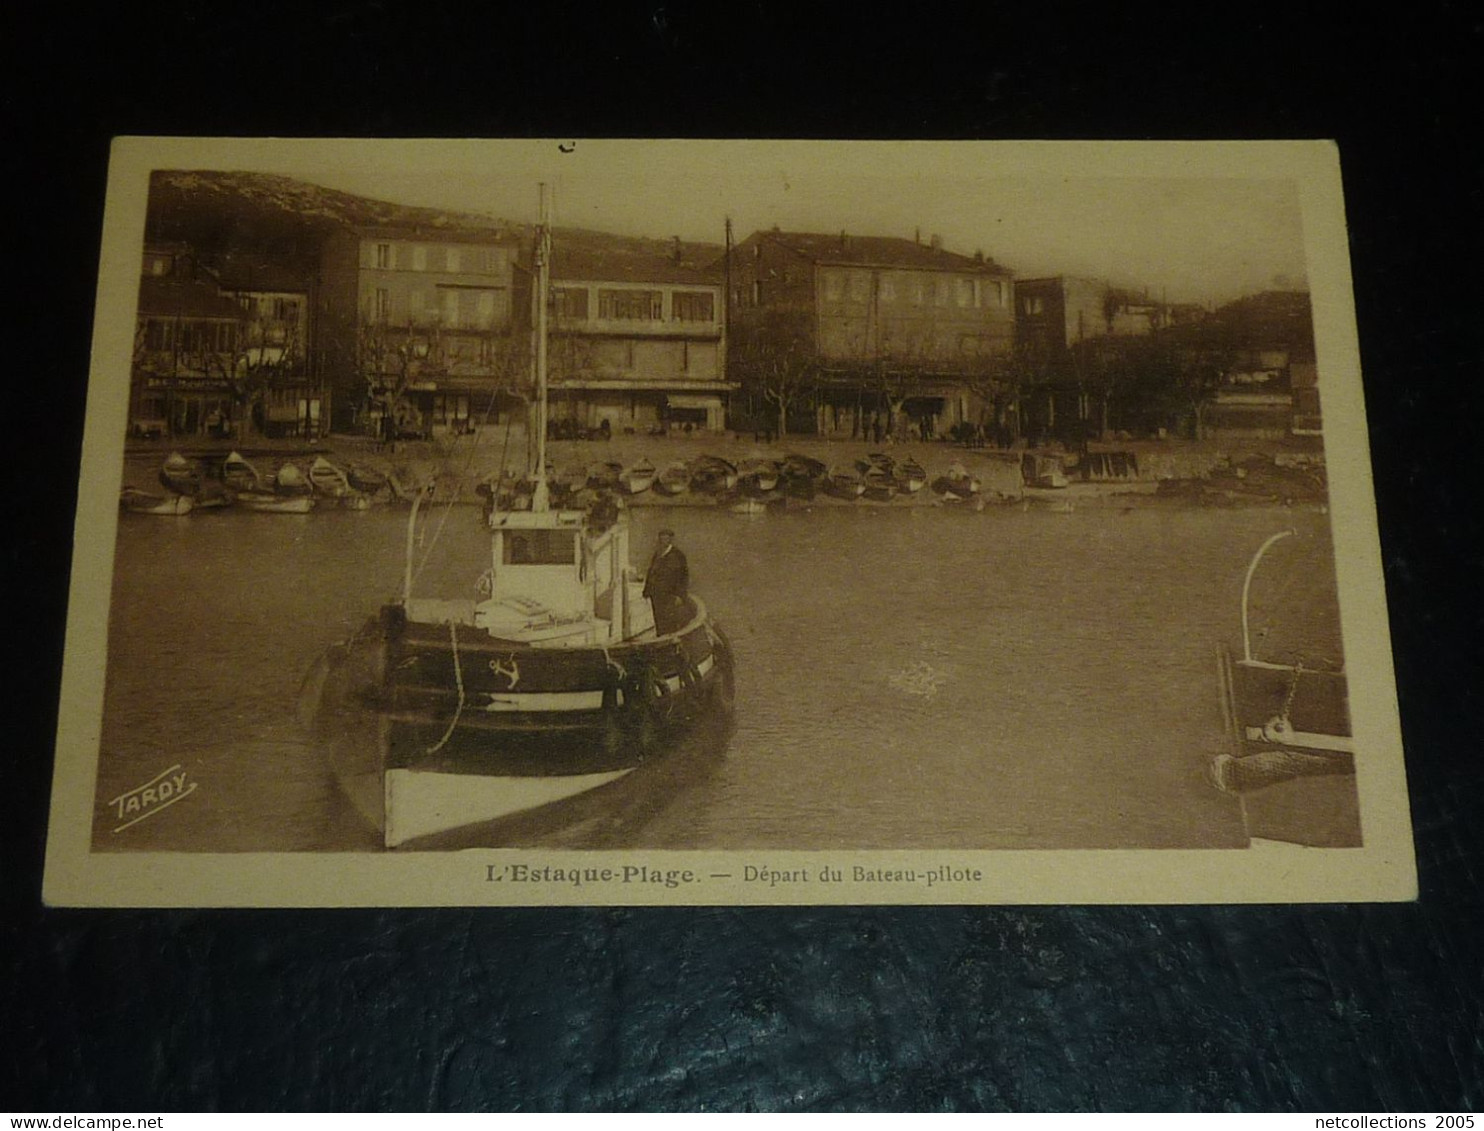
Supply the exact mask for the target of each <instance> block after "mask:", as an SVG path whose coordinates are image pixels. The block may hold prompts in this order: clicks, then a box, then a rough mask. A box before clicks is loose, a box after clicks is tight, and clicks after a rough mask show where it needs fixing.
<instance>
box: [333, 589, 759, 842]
mask: <svg viewBox="0 0 1484 1131" xmlns="http://www.w3.org/2000/svg"><path fill="white" fill-rule="evenodd" d="M695 613H696V615H695V616H693V617H692V619H691V621H690V623H689V624H687V625H686V626H685V627H684V628H682V629H681V630H680V631H678V632H676V633H674V634H671V635H668V636H663V637H658V638H654V637H651V638H649V639H647V640H639V641H633V642H628V643H624V644H618V645H614V646H610V647H608V648H607V649H604V648H601V647H576V648H542V647H532V646H529V645H521V644H515V643H511V642H505V641H499V640H496V639H493V638H491V637H490V636H489V635H488V634H487V633H485V632H483V631H481V630H479V629H476V628H474V627H472V626H468V625H450V624H431V623H420V622H415V621H408V620H406V618H405V616H404V615H403V611H402V608H401V606H388V607H387V608H386V609H384V610H383V611H382V615H381V616H380V617H379V618H378V619H376V620H375V621H373V622H371V623H370V624H368V625H367V626H366V627H365V628H364V629H363V630H362V631H361V632H360V633H359V634H358V635H357V636H356V637H355V638H354V639H353V640H352V641H350V642H347V643H346V644H344V645H339V646H337V647H335V648H333V649H331V650H330V652H329V653H327V655H326V657H325V658H324V659H323V660H322V661H321V664H320V665H319V666H318V668H317V671H316V672H315V673H311V679H310V680H307V681H306V689H307V690H306V698H307V700H308V701H310V702H309V704H308V707H307V718H306V721H307V722H308V725H309V726H310V727H311V729H312V731H313V732H314V733H315V735H316V738H317V739H318V740H320V741H321V743H322V745H324V746H325V747H326V748H327V749H328V751H329V758H330V762H331V766H332V768H333V769H334V771H335V774H336V777H337V778H338V779H339V781H340V783H341V786H342V788H343V791H344V792H345V794H346V795H347V796H348V797H349V798H350V799H351V801H352V802H353V803H354V804H355V806H356V808H357V809H358V810H359V811H360V812H361V814H362V816H363V817H365V818H366V820H367V821H368V822H369V823H370V824H372V826H373V827H375V828H376V829H377V830H379V831H380V833H381V834H382V838H383V842H384V843H385V845H386V846H387V847H389V848H390V847H398V846H401V845H405V844H409V843H413V842H417V841H420V840H422V839H424V838H427V837H434V836H438V835H439V834H447V833H450V832H452V831H455V830H463V831H469V830H474V831H475V832H476V835H477V833H478V832H479V831H481V830H484V831H489V832H491V833H493V832H494V831H495V826H496V825H497V824H498V823H499V822H502V821H504V820H506V819H509V818H512V817H516V816H519V815H522V814H529V813H530V812H532V811H533V810H545V809H549V808H557V807H560V806H562V805H564V804H565V803H567V802H569V801H571V800H572V799H575V798H577V797H580V796H585V795H588V794H591V793H593V792H594V791H599V790H603V789H605V788H606V787H610V786H615V785H616V784H617V783H619V782H620V781H621V780H622V779H625V778H626V777H628V775H629V774H630V773H631V772H632V771H634V770H635V769H636V768H638V767H639V766H640V765H641V764H643V763H645V762H647V761H650V760H652V759H659V758H661V757H662V756H663V755H665V754H666V753H667V752H668V750H669V748H670V746H671V745H672V744H673V743H674V742H675V741H676V739H677V738H678V736H679V735H680V733H681V732H683V731H684V730H686V729H688V728H690V727H691V726H693V725H694V724H696V723H697V722H699V721H701V720H703V719H708V718H710V719H722V720H725V719H728V718H729V717H730V713H731V709H732V698H733V682H732V679H733V677H732V658H731V650H730V647H729V646H728V645H727V643H726V640H725V637H724V636H723V635H722V634H721V633H720V632H719V631H718V630H717V629H716V628H715V627H714V626H713V625H712V624H710V622H709V620H708V619H707V617H706V614H705V610H704V608H703V607H702V606H701V605H700V604H699V602H697V603H696V606H695Z"/></svg>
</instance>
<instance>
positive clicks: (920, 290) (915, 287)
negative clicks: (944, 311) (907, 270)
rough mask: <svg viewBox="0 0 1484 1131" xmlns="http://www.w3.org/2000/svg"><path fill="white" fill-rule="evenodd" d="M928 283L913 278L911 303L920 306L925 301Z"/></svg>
mask: <svg viewBox="0 0 1484 1131" xmlns="http://www.w3.org/2000/svg"><path fill="white" fill-rule="evenodd" d="M927 291H928V285H927V283H926V281H925V280H922V279H915V280H913V283H912V305H913V306H921V305H922V304H923V303H925V302H927Z"/></svg>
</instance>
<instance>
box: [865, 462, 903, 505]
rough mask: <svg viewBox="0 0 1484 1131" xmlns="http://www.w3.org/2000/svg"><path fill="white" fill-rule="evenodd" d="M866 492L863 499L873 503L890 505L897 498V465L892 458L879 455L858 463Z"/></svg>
mask: <svg viewBox="0 0 1484 1131" xmlns="http://www.w3.org/2000/svg"><path fill="white" fill-rule="evenodd" d="M856 469H857V470H858V471H859V472H860V475H861V484H862V486H863V487H864V490H862V491H861V497H862V498H865V499H869V500H870V501H871V502H873V503H889V502H891V500H892V499H893V498H894V497H895V496H896V493H897V481H896V464H895V463H894V462H893V461H892V459H891V457H890V456H886V455H881V454H880V453H877V454H876V455H873V456H868V457H866V458H865V459H863V460H857V461H856Z"/></svg>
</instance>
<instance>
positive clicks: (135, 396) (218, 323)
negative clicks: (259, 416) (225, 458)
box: [129, 243, 243, 436]
mask: <svg viewBox="0 0 1484 1131" xmlns="http://www.w3.org/2000/svg"><path fill="white" fill-rule="evenodd" d="M242 321H243V318H242V308H241V307H240V306H239V305H238V304H237V303H236V302H234V301H233V300H232V299H230V298H227V297H226V296H224V295H223V294H222V293H221V290H220V288H219V287H218V285H217V281H216V279H215V278H214V277H213V276H212V275H211V274H210V273H209V272H207V271H205V270H204V269H202V268H201V267H200V266H199V265H198V264H197V262H196V257H195V255H194V254H193V253H192V251H191V249H190V248H189V247H187V246H186V245H184V244H163V243H162V244H151V245H148V246H147V247H146V248H145V250H144V259H143V268H142V272H141V277H140V280H139V308H138V321H137V328H136V332H135V340H134V358H133V365H132V367H131V368H132V371H131V376H130V398H129V432H130V434H131V435H134V436H197V435H209V434H216V435H226V434H227V431H228V429H229V428H230V427H231V424H232V415H233V410H234V407H235V406H234V385H233V376H234V374H235V372H236V368H237V362H238V355H239V346H240V338H241V331H242Z"/></svg>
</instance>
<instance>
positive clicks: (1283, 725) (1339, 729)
mask: <svg viewBox="0 0 1484 1131" xmlns="http://www.w3.org/2000/svg"><path fill="white" fill-rule="evenodd" d="M1294 533H1295V532H1294V531H1292V530H1284V531H1280V532H1279V533H1277V534H1274V535H1273V536H1272V537H1270V538H1268V539H1267V540H1266V541H1265V542H1264V543H1263V544H1262V546H1261V547H1259V549H1258V550H1257V552H1256V554H1255V555H1254V556H1253V558H1252V560H1251V561H1250V562H1249V564H1248V566H1247V573H1246V576H1245V578H1244V579H1243V582H1242V654H1241V655H1240V656H1234V655H1233V654H1232V652H1231V651H1230V649H1227V648H1223V649H1221V652H1220V657H1219V669H1218V675H1219V677H1220V689H1221V707H1222V715H1223V718H1224V720H1225V723H1226V731H1227V738H1228V743H1229V748H1228V752H1227V753H1223V754H1219V755H1217V756H1216V757H1215V758H1214V759H1213V760H1212V761H1211V764H1210V778H1211V781H1212V784H1213V785H1215V786H1216V787H1217V788H1218V789H1220V790H1222V791H1223V792H1225V793H1228V794H1233V795H1235V796H1236V797H1237V798H1238V799H1239V801H1240V804H1241V809H1242V818H1243V822H1244V825H1245V826H1246V829H1247V833H1248V836H1249V838H1250V840H1251V842H1252V843H1253V844H1271V843H1287V844H1302V845H1319V846H1326V847H1352V846H1357V845H1359V844H1360V843H1361V836H1360V820H1359V813H1358V809H1357V801H1356V790H1355V745H1354V739H1353V737H1352V734H1351V727H1350V704H1349V685H1348V682H1347V679H1346V676H1345V671H1344V667H1343V664H1342V663H1341V662H1340V661H1338V660H1335V659H1329V658H1324V659H1321V658H1320V657H1318V656H1310V657H1309V658H1308V660H1307V661H1305V660H1303V659H1299V660H1297V661H1296V662H1292V663H1284V662H1279V661H1275V660H1269V659H1262V658H1260V657H1258V656H1257V655H1256V654H1255V653H1254V650H1253V646H1252V639H1253V635H1254V634H1253V632H1252V629H1251V625H1250V598H1251V590H1252V583H1253V578H1254V576H1255V574H1256V573H1257V568H1258V565H1259V563H1260V562H1261V561H1262V560H1263V557H1264V556H1265V555H1266V554H1267V553H1268V551H1269V550H1271V549H1272V548H1273V546H1275V545H1276V544H1277V543H1278V542H1280V541H1282V540H1283V539H1285V538H1289V537H1292V536H1293V535H1294Z"/></svg>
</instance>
